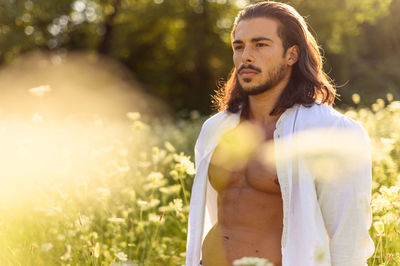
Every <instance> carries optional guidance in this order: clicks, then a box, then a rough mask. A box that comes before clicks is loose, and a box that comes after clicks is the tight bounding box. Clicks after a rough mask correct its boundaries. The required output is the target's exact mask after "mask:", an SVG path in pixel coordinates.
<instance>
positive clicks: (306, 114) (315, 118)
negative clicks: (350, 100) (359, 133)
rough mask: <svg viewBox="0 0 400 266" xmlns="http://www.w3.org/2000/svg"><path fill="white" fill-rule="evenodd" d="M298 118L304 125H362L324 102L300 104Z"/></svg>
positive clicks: (340, 126)
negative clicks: (310, 104)
mask: <svg viewBox="0 0 400 266" xmlns="http://www.w3.org/2000/svg"><path fill="white" fill-rule="evenodd" d="M299 112H300V120H301V123H302V124H303V125H304V127H310V128H314V127H339V128H359V127H362V126H361V124H360V123H359V122H358V121H355V120H353V119H351V118H350V117H348V116H346V115H344V114H342V113H340V112H339V111H337V110H336V109H334V108H333V107H332V106H330V105H328V104H326V103H324V104H318V103H314V104H313V105H312V106H310V107H307V106H303V105H302V106H300V107H299Z"/></svg>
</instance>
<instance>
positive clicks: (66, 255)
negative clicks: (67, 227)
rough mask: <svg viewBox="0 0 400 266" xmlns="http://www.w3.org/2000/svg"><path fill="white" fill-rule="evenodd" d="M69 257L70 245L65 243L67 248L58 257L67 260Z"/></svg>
mask: <svg viewBox="0 0 400 266" xmlns="http://www.w3.org/2000/svg"><path fill="white" fill-rule="evenodd" d="M70 258H71V245H67V250H66V251H65V252H64V254H63V255H62V256H61V257H60V259H61V260H64V261H65V260H69V259H70Z"/></svg>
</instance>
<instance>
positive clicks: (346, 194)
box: [316, 124, 374, 266]
mask: <svg viewBox="0 0 400 266" xmlns="http://www.w3.org/2000/svg"><path fill="white" fill-rule="evenodd" d="M351 127H352V128H353V127H355V128H354V130H356V132H357V135H358V134H359V136H360V139H361V142H360V143H361V144H362V145H363V146H364V149H360V150H362V152H363V153H365V154H360V157H359V158H363V159H362V160H363V161H362V162H361V163H360V164H358V165H357V166H356V167H352V166H346V165H343V167H340V168H341V169H338V173H337V174H336V175H335V176H334V177H333V178H326V179H320V180H318V181H316V189H317V195H318V201H319V204H320V207H321V211H322V215H323V218H324V222H325V227H326V230H327V233H328V235H329V239H330V253H331V263H332V265H333V266H361V265H363V266H364V265H366V262H367V259H368V258H369V257H370V256H371V255H372V254H373V252H374V243H373V241H372V239H371V237H370V236H369V232H368V231H369V228H370V227H371V222H372V211H371V206H370V200H371V184H372V172H371V171H372V167H371V155H370V151H369V137H368V134H367V133H366V131H365V130H364V129H363V128H362V127H361V126H360V125H358V124H357V125H354V124H353V125H351ZM346 148H357V147H346ZM358 148H359V147H358ZM357 159H358V158H356V160H357ZM348 163H349V164H353V163H354V161H352V162H348Z"/></svg>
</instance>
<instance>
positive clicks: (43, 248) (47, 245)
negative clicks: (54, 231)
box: [40, 242, 53, 252]
mask: <svg viewBox="0 0 400 266" xmlns="http://www.w3.org/2000/svg"><path fill="white" fill-rule="evenodd" d="M52 248H53V244H52V243H50V242H49V243H44V244H43V245H42V246H41V247H40V250H41V251H45V252H47V251H49V250H50V249H52Z"/></svg>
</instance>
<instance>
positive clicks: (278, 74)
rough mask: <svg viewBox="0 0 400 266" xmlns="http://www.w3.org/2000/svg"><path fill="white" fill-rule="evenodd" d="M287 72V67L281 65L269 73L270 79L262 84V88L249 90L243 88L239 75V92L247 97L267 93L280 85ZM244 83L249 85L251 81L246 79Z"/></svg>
mask: <svg viewBox="0 0 400 266" xmlns="http://www.w3.org/2000/svg"><path fill="white" fill-rule="evenodd" d="M286 71H287V67H286V65H285V64H281V65H279V66H278V67H277V68H275V69H272V70H271V71H269V73H268V77H269V79H268V80H267V81H266V82H265V83H264V84H261V85H260V86H255V87H252V88H248V89H247V90H245V89H244V88H243V87H242V84H240V82H239V77H238V74H236V82H237V86H238V88H239V90H240V91H241V92H242V93H244V94H246V95H258V94H261V93H263V92H266V91H268V90H270V89H272V88H273V87H275V86H276V85H278V84H279V83H280V82H281V81H282V80H283V79H284V78H285V75H286ZM243 81H244V82H246V83H247V82H250V81H251V79H250V78H244V79H243Z"/></svg>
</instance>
